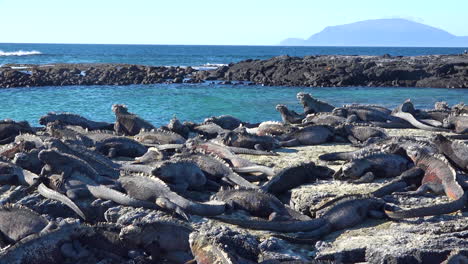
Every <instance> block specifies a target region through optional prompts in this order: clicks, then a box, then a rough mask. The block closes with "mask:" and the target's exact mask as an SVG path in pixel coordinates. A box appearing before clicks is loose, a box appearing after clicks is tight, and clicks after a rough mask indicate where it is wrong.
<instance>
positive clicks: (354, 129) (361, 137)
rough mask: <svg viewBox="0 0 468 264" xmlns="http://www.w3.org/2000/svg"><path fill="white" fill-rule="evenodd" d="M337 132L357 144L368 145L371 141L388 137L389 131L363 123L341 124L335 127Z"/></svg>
mask: <svg viewBox="0 0 468 264" xmlns="http://www.w3.org/2000/svg"><path fill="white" fill-rule="evenodd" d="M335 133H336V134H337V135H339V136H341V137H343V138H346V139H348V140H349V141H350V142H351V144H353V145H355V146H360V145H368V144H369V142H375V141H378V140H380V139H383V138H386V137H388V135H387V133H385V131H384V130H382V129H381V128H377V127H373V126H369V125H361V124H359V125H356V124H342V125H339V126H337V127H335Z"/></svg>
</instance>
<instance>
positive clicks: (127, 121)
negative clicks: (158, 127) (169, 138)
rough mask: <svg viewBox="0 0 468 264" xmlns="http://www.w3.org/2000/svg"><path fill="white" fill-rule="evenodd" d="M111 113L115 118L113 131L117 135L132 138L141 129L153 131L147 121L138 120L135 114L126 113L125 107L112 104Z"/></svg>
mask: <svg viewBox="0 0 468 264" xmlns="http://www.w3.org/2000/svg"><path fill="white" fill-rule="evenodd" d="M112 111H113V112H114V113H115V117H116V121H115V124H114V130H115V132H117V133H118V134H123V135H125V136H134V135H136V134H138V133H139V132H140V130H141V129H146V130H151V129H155V127H154V126H153V125H152V124H151V123H149V122H148V121H146V120H144V119H142V118H140V117H139V116H137V115H136V114H133V113H130V112H128V108H127V106H125V105H122V104H114V105H112Z"/></svg>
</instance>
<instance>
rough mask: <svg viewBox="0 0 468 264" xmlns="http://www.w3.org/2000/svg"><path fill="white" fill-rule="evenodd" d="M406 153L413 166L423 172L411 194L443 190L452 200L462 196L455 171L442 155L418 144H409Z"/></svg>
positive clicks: (440, 191)
mask: <svg viewBox="0 0 468 264" xmlns="http://www.w3.org/2000/svg"><path fill="white" fill-rule="evenodd" d="M406 153H407V155H408V156H409V157H410V158H411V160H413V162H414V164H415V166H417V167H420V168H421V169H423V170H424V172H425V173H424V178H423V179H422V182H421V186H420V187H419V188H418V189H417V190H416V191H415V192H414V193H413V194H421V193H425V192H426V191H428V190H432V191H434V192H435V193H442V192H445V194H446V195H447V196H448V197H449V198H450V199H452V200H458V199H459V198H460V197H462V196H463V189H462V188H461V186H460V185H459V184H458V183H457V180H456V172H455V170H454V169H453V167H452V166H451V165H450V163H449V162H448V161H447V159H446V158H445V157H444V156H443V155H440V154H435V153H433V152H431V151H430V149H429V148H427V147H425V146H418V145H413V146H410V147H409V148H408V149H406Z"/></svg>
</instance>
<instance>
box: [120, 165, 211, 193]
mask: <svg viewBox="0 0 468 264" xmlns="http://www.w3.org/2000/svg"><path fill="white" fill-rule="evenodd" d="M151 165H152V166H148V165H133V164H131V165H129V164H123V165H122V167H121V169H122V170H123V171H127V172H131V173H145V174H147V175H153V176H156V177H158V178H160V179H161V180H163V181H165V182H166V183H168V184H169V185H170V186H171V188H172V189H174V190H177V191H179V192H185V191H186V190H187V189H199V188H201V187H202V186H204V185H205V184H206V183H207V180H206V176H205V174H204V173H203V172H202V171H201V169H200V168H199V167H198V165H197V164H196V163H195V162H192V161H191V160H189V159H178V158H173V159H170V160H164V161H160V162H155V163H152V164H151Z"/></svg>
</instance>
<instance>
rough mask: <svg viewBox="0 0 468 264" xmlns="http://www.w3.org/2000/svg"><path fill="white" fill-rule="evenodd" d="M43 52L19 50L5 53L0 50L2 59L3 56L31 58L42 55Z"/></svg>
mask: <svg viewBox="0 0 468 264" xmlns="http://www.w3.org/2000/svg"><path fill="white" fill-rule="evenodd" d="M40 54H42V52H40V51H37V50H31V51H24V50H18V51H3V50H0V57H1V56H30V55H40Z"/></svg>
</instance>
